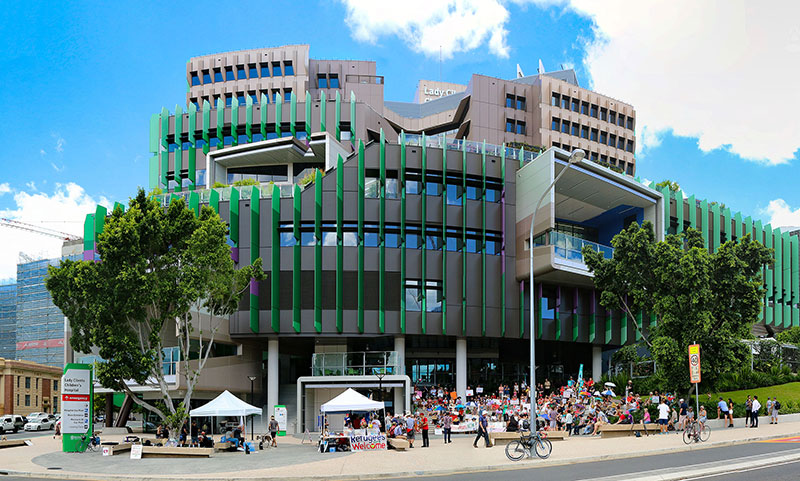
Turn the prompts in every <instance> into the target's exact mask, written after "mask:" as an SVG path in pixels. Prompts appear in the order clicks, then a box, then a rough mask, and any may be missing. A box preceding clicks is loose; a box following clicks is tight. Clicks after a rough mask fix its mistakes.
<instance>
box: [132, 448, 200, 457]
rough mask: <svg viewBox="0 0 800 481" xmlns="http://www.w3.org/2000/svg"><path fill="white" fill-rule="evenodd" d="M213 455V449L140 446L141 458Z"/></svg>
mask: <svg viewBox="0 0 800 481" xmlns="http://www.w3.org/2000/svg"><path fill="white" fill-rule="evenodd" d="M213 454H214V448H178V447H175V448H168V447H163V446H142V457H143V458H173V457H174V458H180V457H206V458H209V457H211V455H213Z"/></svg>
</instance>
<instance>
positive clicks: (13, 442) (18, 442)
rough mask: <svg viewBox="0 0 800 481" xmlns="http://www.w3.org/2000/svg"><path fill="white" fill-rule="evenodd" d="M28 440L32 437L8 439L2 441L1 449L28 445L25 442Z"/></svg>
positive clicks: (0, 442) (0, 443)
mask: <svg viewBox="0 0 800 481" xmlns="http://www.w3.org/2000/svg"><path fill="white" fill-rule="evenodd" d="M26 441H30V439H9V440H7V441H0V449H2V448H13V447H16V446H27V444H26V443H25V442H26Z"/></svg>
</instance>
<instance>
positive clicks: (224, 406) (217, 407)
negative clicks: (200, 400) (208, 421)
mask: <svg viewBox="0 0 800 481" xmlns="http://www.w3.org/2000/svg"><path fill="white" fill-rule="evenodd" d="M255 414H259V415H260V414H261V408H257V407H255V406H253V405H252V404H247V403H246V402H244V401H242V400H241V399H239V398H238V397H236V396H234V395H233V394H231V393H230V392H229V391H228V390H225V391H224V392H223V393H222V394H220V395H219V396H217V397H215V398H214V399H213V400H211V401H210V402H208V403H207V404H204V405H202V406H200V407H199V408H197V409H192V410H191V411H190V412H189V417H193V418H197V417H216V416H238V417H239V419H240V421H241V424H242V426H244V417H245V416H251V415H255ZM211 427H212V432H213V427H214V426H213V423H212V426H211Z"/></svg>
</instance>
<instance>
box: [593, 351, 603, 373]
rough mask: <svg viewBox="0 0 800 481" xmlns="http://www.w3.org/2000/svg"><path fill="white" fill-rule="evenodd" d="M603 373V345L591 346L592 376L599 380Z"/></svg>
mask: <svg viewBox="0 0 800 481" xmlns="http://www.w3.org/2000/svg"><path fill="white" fill-rule="evenodd" d="M602 375H603V347H602V346H592V378H593V379H594V382H599V381H600V377H601V376H602Z"/></svg>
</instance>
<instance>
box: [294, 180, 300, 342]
mask: <svg viewBox="0 0 800 481" xmlns="http://www.w3.org/2000/svg"><path fill="white" fill-rule="evenodd" d="M292 201H293V202H292V207H293V209H292V211H293V213H292V214H293V215H292V236H293V237H294V245H293V246H292V261H293V262H292V327H293V328H294V331H295V332H300V326H301V324H300V316H301V314H302V307H301V296H302V292H303V291H302V286H301V284H300V278H301V276H302V272H303V270H302V245H303V242H302V234H301V233H300V226H301V224H302V219H303V191H302V190H301V189H300V185H299V184H295V185H294V193H293V199H292Z"/></svg>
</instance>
